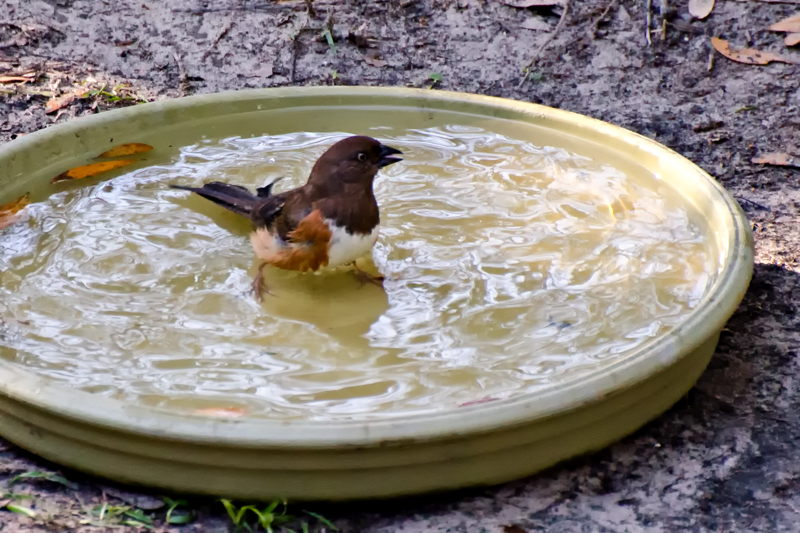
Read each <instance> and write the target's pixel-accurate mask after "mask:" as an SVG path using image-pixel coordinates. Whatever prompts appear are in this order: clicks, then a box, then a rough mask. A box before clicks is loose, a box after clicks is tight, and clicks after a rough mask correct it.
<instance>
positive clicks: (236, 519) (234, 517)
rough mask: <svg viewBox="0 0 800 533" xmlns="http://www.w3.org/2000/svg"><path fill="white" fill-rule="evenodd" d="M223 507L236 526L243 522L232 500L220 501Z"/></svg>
mask: <svg viewBox="0 0 800 533" xmlns="http://www.w3.org/2000/svg"><path fill="white" fill-rule="evenodd" d="M220 502H221V503H222V505H224V506H225V510H226V511H228V516H230V517H231V522H233V525H234V526H238V525H239V522H240V521H241V519H242V517H241V515H239V514H238V513H237V512H236V506H234V505H233V504H232V503H231V501H230V500H220Z"/></svg>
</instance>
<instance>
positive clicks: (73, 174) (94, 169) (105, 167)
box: [50, 159, 136, 183]
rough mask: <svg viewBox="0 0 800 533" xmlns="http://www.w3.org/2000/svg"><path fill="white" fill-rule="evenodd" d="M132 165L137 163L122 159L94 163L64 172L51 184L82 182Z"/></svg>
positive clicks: (51, 181)
mask: <svg viewBox="0 0 800 533" xmlns="http://www.w3.org/2000/svg"><path fill="white" fill-rule="evenodd" d="M131 163H136V161H135V160H133V159H120V160H118V161H103V162H102V163H92V164H91V165H84V166H82V167H75V168H72V169H70V170H68V171H66V172H62V173H61V174H59V175H58V176H56V177H55V178H53V179H52V180H50V183H58V182H59V181H65V180H82V179H84V178H90V177H92V176H96V175H97V174H100V173H101V172H106V171H109V170H114V169H115V168H120V167H124V166H126V165H130V164H131Z"/></svg>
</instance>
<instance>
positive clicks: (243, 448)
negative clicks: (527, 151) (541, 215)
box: [0, 87, 753, 500]
mask: <svg viewBox="0 0 800 533" xmlns="http://www.w3.org/2000/svg"><path fill="white" fill-rule="evenodd" d="M309 108H313V109H314V110H316V112H315V113H308V112H307V111H308V109H309ZM302 109H305V110H306V112H305V113H301V114H299V115H297V117H295V118H293V114H292V113H293V111H298V110H302ZM343 111H346V113H345V114H344V115H343ZM252 113H258V114H261V115H263V124H264V131H263V133H264V134H277V133H285V132H289V131H340V130H344V129H346V130H348V131H350V132H352V133H354V134H357V133H367V134H368V133H369V131H368V127H370V126H375V125H378V124H384V125H390V126H395V127H398V128H425V127H430V126H432V125H436V124H437V123H442V122H447V123H451V124H458V123H459V121H460V120H466V119H467V118H469V120H470V121H472V122H474V121H475V118H476V117H478V118H481V119H485V121H486V122H487V123H491V122H492V121H503V123H504V124H505V128H506V130H509V129H511V130H514V129H515V128H516V129H517V130H518V131H519V132H520V133H519V134H520V135H527V136H535V137H538V138H540V139H541V140H542V142H541V144H549V145H554V146H559V145H570V146H571V147H578V148H577V150H578V151H579V152H580V153H581V154H582V155H587V156H589V157H593V158H596V159H601V160H603V159H614V160H615V161H618V162H619V161H622V162H623V163H622V164H623V166H628V167H629V168H638V169H644V171H646V172H649V173H652V174H658V175H660V176H662V177H663V178H664V179H665V180H669V182H670V185H671V186H672V187H674V188H675V189H676V190H678V191H680V192H681V194H682V195H683V198H684V199H685V201H686V202H688V203H690V204H692V205H693V206H694V208H695V209H696V210H697V211H698V212H700V213H702V214H703V216H704V217H705V218H706V221H705V222H706V224H705V225H706V227H707V228H709V230H708V231H709V238H710V239H711V240H712V242H713V243H714V246H715V247H716V249H717V250H718V251H719V258H720V259H719V262H720V267H719V274H718V275H717V277H716V281H715V282H714V284H713V286H712V287H711V289H710V290H709V291H708V292H707V294H706V296H705V298H704V299H703V301H702V302H701V304H700V305H699V306H697V308H695V309H694V310H693V311H692V312H691V313H690V314H688V315H687V317H686V319H685V320H684V321H683V322H682V323H681V324H680V325H679V326H678V327H676V328H675V329H673V330H672V331H670V332H669V333H668V334H666V335H662V336H660V337H657V338H654V339H652V340H651V341H650V342H648V343H646V344H644V345H643V346H642V347H641V348H640V349H638V350H636V351H635V352H634V353H631V354H629V355H627V356H625V357H624V358H621V359H620V360H619V361H618V362H617V363H616V364H613V365H611V366H610V367H606V368H604V369H602V370H598V371H597V372H594V373H589V374H587V375H586V376H585V377H584V378H582V379H580V380H578V381H577V382H570V383H566V384H565V385H564V386H561V387H556V388H552V389H546V390H543V391H539V392H532V393H528V394H525V395H521V396H519V397H516V398H511V399H507V400H500V401H494V402H488V403H483V404H477V405H472V406H467V407H461V408H458V409H453V410H452V411H445V412H440V413H436V414H429V415H415V416H406V417H401V418H398V417H395V418H392V419H387V420H377V421H336V422H320V421H303V420H291V421H286V420H281V421H279V420H269V419H255V418H254V419H248V418H246V417H244V418H239V419H215V418H208V417H202V416H190V415H182V414H177V413H172V412H167V411H162V410H156V409H151V408H147V407H142V406H139V405H133V404H125V403H122V402H120V401H116V400H112V399H109V398H105V397H100V396H96V395H92V394H90V393H86V392H81V391H78V390H74V389H71V388H70V387H69V386H67V385H65V384H63V383H59V382H55V381H52V380H50V379H47V378H44V377H40V376H38V375H36V374H34V373H32V372H30V371H27V370H26V369H25V368H21V367H20V366H18V365H15V364H11V363H9V362H8V361H5V360H2V359H0V434H2V436H3V437H5V438H7V439H8V440H10V441H12V442H14V443H16V444H18V445H19V446H21V447H23V448H25V449H28V450H30V451H32V452H34V453H36V454H38V455H41V456H42V457H45V458H47V459H49V460H52V461H55V462H57V463H61V464H64V465H67V466H70V467H73V468H77V469H79V470H83V471H86V472H90V473H93V474H97V475H100V476H104V477H108V478H111V479H114V480H117V481H121V482H129V483H135V484H142V485H147V486H152V487H158V488H161V489H168V490H173V491H180V492H191V493H205V494H213V495H224V496H228V497H237V498H258V499H269V498H273V497H286V498H289V499H292V500H296V499H330V500H344V499H353V498H379V497H389V496H398V495H404V494H414V493H421V492H426V491H434V490H445V489H454V488H459V487H466V486H470V485H485V484H495V483H500V482H504V481H508V480H512V479H515V478H520V477H523V476H527V475H529V474H532V473H534V472H536V471H538V470H540V469H543V468H545V467H548V466H550V465H553V464H554V463H557V462H558V461H561V460H564V459H567V458H569V457H573V456H575V455H578V454H583V453H586V452H590V451H592V450H597V449H600V448H602V447H604V446H606V445H608V444H610V443H611V442H613V441H615V440H617V439H619V438H621V437H623V436H625V435H628V434H630V433H631V432H633V431H635V430H636V429H637V428H639V427H640V426H642V425H643V424H645V423H646V422H648V421H649V420H651V419H653V418H654V417H656V416H658V415H659V414H661V413H662V412H664V411H665V410H666V409H667V408H669V407H670V406H671V405H672V404H673V403H674V402H675V401H677V400H678V399H679V398H680V397H681V396H682V395H683V394H684V393H686V391H687V390H688V389H689V388H690V387H691V386H692V385H693V384H694V383H695V381H696V380H697V379H698V377H699V376H700V374H701V373H702V372H703V369H704V368H705V367H706V365H707V364H708V362H709V359H710V358H711V356H712V354H713V352H714V349H715V347H716V344H717V340H718V338H719V333H720V330H721V329H722V328H723V326H724V325H725V322H726V320H727V319H728V318H729V317H730V315H731V314H732V313H733V312H734V310H735V309H736V306H737V305H738V304H739V302H740V301H741V299H742V297H743V295H744V292H745V290H746V288H747V285H748V282H749V279H750V275H751V273H752V268H753V242H752V234H751V231H750V226H749V224H748V222H747V220H746V219H745V217H744V215H743V213H742V211H741V210H740V209H739V206H738V205H737V204H736V202H735V201H734V200H733V199H732V198H731V196H730V195H729V194H727V193H726V192H725V190H724V189H723V188H722V187H721V186H720V185H719V184H718V183H716V182H715V181H714V180H713V179H712V178H711V177H710V176H708V175H707V174H706V173H705V172H703V171H702V170H701V169H700V168H698V167H697V166H695V165H694V164H692V163H691V162H690V161H688V160H686V159H685V158H683V157H681V156H680V155H678V154H676V153H674V152H672V151H671V150H669V149H667V148H665V147H664V146H661V145H660V144H658V143H656V142H653V141H651V140H650V139H647V138H645V137H642V136H640V135H637V134H635V133H631V132H629V131H626V130H624V129H622V128H618V127H615V126H612V125H609V124H606V123H603V122H600V121H598V120H594V119H590V118H587V117H584V116H580V115H576V114H573V113H569V112H566V111H560V110H557V109H550V108H547V107H543V106H539V105H533V104H527V103H521V102H516V101H511V100H504V99H498V98H491V97H486V96H476V95H470V94H461V93H449V92H439V91H424V90H412V89H395V88H366V87H313V88H302V89H301V88H291V89H264V90H254V91H241V92H228V93H220V94H213V95H203V96H194V97H190V98H182V99H178V100H170V101H164V102H156V103H151V104H146V105H140V106H135V107H130V108H127V109H121V110H116V111H110V112H106V113H102V114H99V115H95V116H92V117H88V118H81V119H78V120H74V121H70V122H68V123H66V124H62V125H58V126H54V127H51V128H48V129H46V130H43V131H39V132H37V133H34V134H31V135H28V136H25V137H23V138H20V139H17V140H15V141H13V142H10V143H7V144H5V145H2V146H0V204H2V203H4V202H7V201H10V200H13V199H14V198H16V197H17V196H19V195H21V194H23V193H24V192H26V191H27V190H29V189H36V188H39V189H41V187H42V184H44V183H46V181H47V180H49V179H50V178H52V177H53V176H55V175H57V174H59V173H60V172H62V171H64V170H66V169H68V168H70V167H72V166H76V165H79V164H83V163H84V162H85V161H86V158H87V156H94V155H96V154H97V153H99V152H102V151H104V150H106V149H107V148H108V147H109V146H112V145H117V144H121V143H125V142H144V143H147V142H148V138H150V137H155V136H159V135H160V136H161V137H162V138H163V135H164V132H165V131H166V130H167V129H169V130H170V131H171V132H173V133H171V134H170V135H174V138H175V142H176V143H180V142H192V141H194V142H196V140H197V139H199V138H200V136H201V135H202V131H203V123H204V122H205V121H212V120H218V121H220V120H221V121H223V122H224V125H223V126H222V128H223V129H224V130H225V131H227V132H229V133H230V134H232V135H235V134H236V133H235V132H236V125H237V117H244V116H245V115H244V114H248V115H247V116H248V117H249V116H251V115H249V114H252ZM301 115H302V116H301ZM334 115H335V117H337V118H335V119H332V118H331V117H332V116H334ZM342 116H350V117H351V120H350V119H348V121H347V122H346V123H343V122H342V121H341V117H342ZM110 139H113V141H110ZM576 141H577V142H576ZM110 142H111V143H113V144H110Z"/></svg>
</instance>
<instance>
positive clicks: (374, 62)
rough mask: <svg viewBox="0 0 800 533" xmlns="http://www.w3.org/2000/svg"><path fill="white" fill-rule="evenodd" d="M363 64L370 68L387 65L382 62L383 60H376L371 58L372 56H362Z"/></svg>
mask: <svg viewBox="0 0 800 533" xmlns="http://www.w3.org/2000/svg"><path fill="white" fill-rule="evenodd" d="M364 63H366V64H367V65H370V66H372V67H385V66H386V65H388V64H389V63H387V62H386V61H384V60H383V59H378V58H376V57H372V56H368V55H366V56H364Z"/></svg>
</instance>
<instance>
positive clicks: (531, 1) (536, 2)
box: [503, 0, 565, 8]
mask: <svg viewBox="0 0 800 533" xmlns="http://www.w3.org/2000/svg"><path fill="white" fill-rule="evenodd" d="M503 3H504V4H505V5H507V6H511V7H519V8H527V7H547V6H563V5H564V4H565V0H503Z"/></svg>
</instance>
